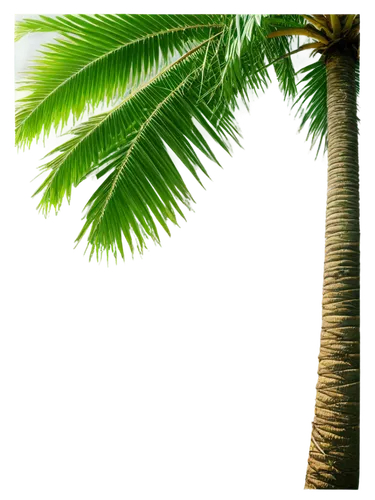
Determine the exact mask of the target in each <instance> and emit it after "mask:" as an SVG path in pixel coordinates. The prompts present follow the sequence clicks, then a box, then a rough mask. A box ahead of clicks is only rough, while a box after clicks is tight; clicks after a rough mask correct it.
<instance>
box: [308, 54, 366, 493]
mask: <svg viewBox="0 0 375 500" xmlns="http://www.w3.org/2000/svg"><path fill="white" fill-rule="evenodd" d="M326 71H327V105H328V194H327V213H326V234H325V237H326V240H325V262H324V285H323V321H322V332H321V343H320V353H319V368H318V383H317V386H316V389H317V392H316V406H315V417H314V422H313V429H312V436H311V445H310V452H309V459H308V467H307V474H306V484H305V488H307V489H330V488H336V489H357V488H358V480H359V374H360V372H359V368H360V367H359V182H358V130H357V105H356V88H355V59H354V56H353V54H352V53H351V52H349V51H347V50H346V49H345V48H341V49H340V48H338V49H336V51H335V52H332V53H330V54H329V55H328V56H327V58H326Z"/></svg>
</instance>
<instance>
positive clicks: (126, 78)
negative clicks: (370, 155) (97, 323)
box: [16, 14, 359, 489]
mask: <svg viewBox="0 0 375 500" xmlns="http://www.w3.org/2000/svg"><path fill="white" fill-rule="evenodd" d="M33 32H56V33H58V34H59V35H60V36H59V37H58V38H57V39H56V40H55V41H54V42H53V43H50V44H47V45H45V48H44V50H43V52H42V55H41V56H40V57H39V58H38V59H37V60H36V61H35V62H34V64H33V65H32V66H31V68H30V69H29V71H28V73H27V75H26V76H25V78H24V79H23V81H22V83H21V86H20V87H19V89H20V90H23V91H26V92H27V96H26V97H24V98H22V99H20V100H19V101H18V107H17V112H16V143H17V145H18V146H19V147H25V146H28V147H29V146H30V145H31V144H32V143H33V141H34V140H36V141H37V140H38V139H40V138H43V137H46V136H48V135H49V133H50V132H51V130H55V131H56V132H57V131H59V130H60V131H62V130H63V129H65V128H66V126H67V125H68V122H69V119H70V118H71V117H73V120H74V122H76V121H79V124H78V125H74V127H73V128H72V129H71V131H70V133H71V135H72V137H71V138H70V139H69V140H68V141H66V142H65V143H64V144H62V145H60V146H59V147H58V148H56V149H54V150H53V151H51V152H50V153H49V155H53V158H52V159H50V160H49V161H48V162H47V163H45V164H44V165H42V166H41V172H42V173H46V174H47V175H46V177H45V179H44V181H43V182H42V184H41V185H40V187H39V188H38V189H37V191H36V193H35V195H37V194H41V195H42V196H41V200H40V202H39V205H38V207H39V209H40V210H41V211H42V212H43V213H44V214H47V213H48V212H49V211H50V210H51V209H52V207H53V208H54V209H55V210H56V211H58V210H59V208H60V206H61V204H62V202H63V200H64V198H67V199H68V201H69V200H70V197H71V191H72V187H73V186H77V185H78V184H80V183H81V182H82V181H83V180H85V179H87V178H88V177H92V176H96V177H97V178H98V179H101V183H100V185H99V187H98V188H97V189H96V191H95V192H94V193H93V195H92V196H91V198H90V199H89V200H88V202H87V205H86V207H85V209H86V220H85V223H84V225H83V228H82V230H81V232H80V233H79V235H78V237H77V240H76V241H77V243H78V242H80V241H81V240H82V239H83V237H84V235H87V240H88V243H87V247H90V258H91V257H92V256H93V255H96V257H97V258H98V259H100V258H101V256H102V253H103V252H105V253H106V255H107V258H108V255H109V253H110V252H112V253H113V254H114V256H115V258H117V256H118V254H119V255H120V256H121V257H122V258H124V257H125V249H124V244H125V245H127V246H128V247H129V248H130V250H131V252H132V253H133V252H134V251H135V248H137V249H138V251H139V252H143V250H144V249H145V248H146V241H147V240H149V239H151V240H153V241H154V242H156V243H160V239H159V231H160V229H161V228H163V229H164V230H165V231H166V232H167V233H168V234H169V227H168V221H171V222H173V223H175V224H177V215H180V216H181V217H184V213H183V210H182V207H183V206H185V207H187V208H189V207H190V204H191V202H192V201H193V199H192V196H191V194H190V192H189V190H188V188H187V186H186V184H185V183H184V181H183V178H182V176H181V174H180V172H179V170H178V168H177V167H176V162H175V159H174V157H177V158H178V159H179V160H180V164H181V165H183V166H185V167H186V168H187V169H188V171H189V172H190V173H191V174H192V175H193V176H194V177H195V179H196V180H197V181H198V182H200V183H201V178H200V176H201V174H202V173H203V174H204V175H208V174H207V171H206V169H205V167H204V166H203V164H202V162H201V160H200V159H199V156H198V154H197V152H198V151H199V152H200V153H203V154H204V155H205V156H207V157H208V158H209V159H210V160H212V161H214V162H217V159H216V158H215V155H214V153H213V152H212V150H211V148H210V145H209V138H211V140H213V141H214V142H216V143H218V144H219V145H220V146H221V147H222V148H224V150H226V151H228V152H230V145H229V141H230V140H233V141H235V142H238V140H239V131H238V128H237V126H236V123H235V120H234V111H235V109H236V107H237V105H238V99H239V98H241V99H242V100H243V102H244V103H245V104H247V103H248V102H249V100H250V98H252V97H253V95H257V94H258V93H259V92H261V91H264V90H266V88H267V86H268V84H269V82H270V77H269V74H268V67H270V66H272V67H273V68H274V70H275V73H276V77H277V80H278V83H279V86H280V89H281V91H282V92H283V94H284V96H285V98H287V99H288V100H292V101H293V106H297V112H298V114H299V115H300V117H301V119H302V122H301V127H303V126H304V125H305V124H307V126H308V135H307V137H308V138H311V140H312V143H313V144H317V150H318V152H319V150H321V149H322V148H323V150H328V196H327V212H326V243H325V263H324V286H323V322H322V332H321V346H320V354H319V370H318V384H317V396H316V406H315V418H314V421H313V429H312V435H311V445H310V452H309V459H308V468H307V475H306V484H305V487H306V488H309V489H329V488H336V489H343V488H345V489H357V488H358V480H359V185H358V129H357V105H356V97H357V94H358V89H359V16H358V15H327V14H324V15H264V16H260V15H136V16H134V15H94V16H87V15H64V16H56V17H48V16H40V18H39V19H25V20H23V21H21V22H19V23H17V25H16V39H19V38H21V37H22V36H24V35H26V34H29V33H33ZM300 37H306V38H307V39H308V40H307V43H305V44H303V45H300V43H299V42H300ZM303 50H309V51H312V52H311V54H312V55H316V54H318V55H319V59H318V60H316V61H315V62H314V63H312V64H310V65H308V66H306V67H304V68H303V69H302V70H301V71H300V72H299V73H300V74H301V76H302V78H300V82H299V83H301V84H302V87H301V89H300V90H299V91H298V90H297V77H296V73H295V71H294V68H293V63H292V58H291V56H293V54H296V53H298V52H300V51H303ZM103 103H104V104H105V105H106V106H107V107H108V108H109V109H108V110H107V111H105V112H101V113H95V110H97V108H98V107H99V105H103ZM171 152H172V153H173V154H171ZM47 156H48V155H47Z"/></svg>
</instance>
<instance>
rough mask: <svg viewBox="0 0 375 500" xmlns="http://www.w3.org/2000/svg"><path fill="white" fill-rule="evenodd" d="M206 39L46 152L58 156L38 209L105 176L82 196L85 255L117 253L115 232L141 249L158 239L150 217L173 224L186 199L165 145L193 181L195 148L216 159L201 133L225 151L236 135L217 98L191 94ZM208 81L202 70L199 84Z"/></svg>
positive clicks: (227, 110)
mask: <svg viewBox="0 0 375 500" xmlns="http://www.w3.org/2000/svg"><path fill="white" fill-rule="evenodd" d="M214 38H215V35H214V36H213V37H212V39H214ZM216 38H217V36H216ZM207 44H208V42H202V43H201V44H199V45H198V46H196V47H194V48H193V49H191V50H190V51H189V52H188V53H186V54H184V55H183V56H181V58H179V59H178V60H176V61H174V62H173V63H171V64H170V66H169V67H167V68H165V69H164V70H162V71H161V72H160V73H159V74H158V75H157V76H155V77H154V78H153V79H151V80H149V81H147V82H146V83H143V84H141V85H140V86H139V87H138V88H137V89H135V90H134V91H133V92H132V93H131V94H129V95H128V96H127V97H126V98H124V99H123V100H122V101H121V102H120V103H119V104H118V105H117V106H116V107H115V108H113V109H112V110H110V111H109V112H107V113H102V114H100V115H96V116H94V117H92V118H90V119H89V120H88V121H87V122H85V123H83V124H81V125H79V126H78V127H76V128H75V129H73V131H72V133H73V136H74V137H73V138H72V139H70V140H69V141H67V142H66V143H65V144H63V145H62V146H59V147H58V148H57V149H56V150H54V151H52V152H51V153H50V154H55V153H60V154H59V155H58V156H57V157H56V158H54V159H53V160H52V161H50V162H48V163H47V164H46V165H44V166H43V167H42V170H43V171H49V172H50V173H49V175H48V176H47V178H46V179H45V181H44V182H43V183H42V185H41V186H40V187H39V189H38V190H37V191H36V193H35V194H38V193H43V195H42V199H41V201H40V204H39V208H40V209H41V210H43V211H44V212H45V213H47V212H48V211H49V210H50V209H51V208H52V207H55V208H56V209H57V210H58V209H59V207H60V205H61V203H62V201H63V198H64V197H65V196H66V197H67V198H68V199H70V196H71V189H72V187H73V186H76V185H78V184H79V183H80V182H81V181H82V180H84V179H85V178H86V177H87V176H88V175H92V174H97V176H98V178H100V177H102V176H104V175H105V174H107V175H108V176H107V178H106V179H105V180H104V181H103V182H102V184H101V185H100V186H99V188H98V189H97V191H96V192H95V193H94V195H93V196H92V198H91V199H90V200H89V203H88V207H87V208H88V212H87V220H86V223H85V225H84V227H83V229H82V231H81V233H80V235H79V236H78V241H79V240H81V239H82V237H83V235H84V233H85V232H86V231H88V230H89V229H90V231H89V237H88V241H89V243H90V244H91V245H92V252H91V255H92V254H93V253H94V252H95V251H96V252H97V255H99V254H101V253H102V251H103V250H105V251H107V252H108V251H109V250H112V251H113V252H114V253H115V255H116V254H117V250H118V251H119V253H120V255H121V256H122V257H124V247H123V238H125V240H126V241H127V243H128V245H129V247H130V248H131V250H132V252H133V251H134V248H135V247H137V248H138V249H139V251H141V252H142V250H143V249H144V248H145V245H146V239H147V238H151V239H153V240H154V241H157V242H158V241H159V235H158V230H157V223H159V225H160V226H161V227H163V228H164V230H165V231H167V232H168V233H169V229H168V225H167V220H170V221H172V222H174V223H177V219H176V214H177V213H178V214H179V215H180V216H182V217H183V212H182V210H181V208H180V204H182V205H185V206H187V207H189V206H190V203H191V201H193V200H192V197H191V195H190V193H189V191H188V189H187V187H186V185H185V183H184V181H183V179H182V177H181V175H180V173H179V171H178V169H177V168H176V166H175V164H174V162H173V161H172V159H171V157H170V154H169V151H168V148H169V149H170V150H172V151H173V153H174V154H175V155H176V156H177V157H178V158H179V159H180V160H181V162H182V163H183V164H184V166H185V167H186V168H187V169H188V170H189V171H190V173H191V174H192V175H193V176H194V177H195V178H196V179H197V180H198V181H200V179H199V175H198V174H197V169H198V170H200V171H201V172H203V173H204V174H206V175H207V172H206V170H205V168H204V166H203V164H202V162H201V160H200V159H199V157H198V155H197V153H196V150H200V151H201V152H202V153H203V154H204V155H205V156H206V157H208V158H210V159H211V160H212V161H215V162H217V160H216V157H215V155H214V154H213V152H212V150H211V148H210V146H209V145H208V142H207V140H206V138H205V137H204V135H203V133H202V132H203V131H205V133H208V134H209V135H210V136H211V138H212V139H214V141H215V142H216V143H218V144H219V145H220V146H221V147H223V148H224V149H225V150H226V151H228V152H229V151H230V149H229V144H228V142H227V139H228V138H230V137H231V138H232V139H235V140H236V139H237V134H238V131H237V128H236V125H235V122H234V118H233V115H232V113H231V111H230V108H229V106H228V105H226V103H225V101H221V102H218V101H217V100H214V101H211V105H208V104H207V102H206V101H205V100H203V99H200V98H199V91H200V83H199V76H200V74H201V71H202V67H203V64H204V59H205V49H206V47H205V45H207ZM215 49H216V48H215V47H214V46H212V48H211V49H210V56H209V57H210V58H212V53H213V52H214V51H215ZM209 81H210V74H207V79H205V83H204V85H205V86H204V89H206V88H207V86H209ZM213 107H215V108H216V113H214V112H213Z"/></svg>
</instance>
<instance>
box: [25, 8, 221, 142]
mask: <svg viewBox="0 0 375 500" xmlns="http://www.w3.org/2000/svg"><path fill="white" fill-rule="evenodd" d="M220 26H221V25H220V24H219V16H206V15H199V16H192V15H189V16H168V15H165V16H164V15H163V16H160V15H149V16H130V15H95V16H86V15H65V16H62V17H56V18H52V17H46V16H41V19H37V20H35V19H27V20H24V21H21V22H20V23H18V24H17V26H16V38H17V39H19V38H20V37H21V36H23V35H25V34H27V33H31V32H39V31H51V32H57V33H59V34H61V35H63V37H61V38H59V39H58V40H56V41H55V42H54V43H51V44H46V45H44V47H45V49H46V50H44V51H42V57H39V58H38V59H37V60H36V61H35V62H34V64H33V66H31V68H30V69H29V71H28V72H27V75H26V77H25V79H24V81H23V82H22V84H21V85H20V87H19V90H23V91H27V92H29V95H28V96H27V97H24V98H23V99H20V100H19V101H18V111H17V114H16V143H17V144H18V145H30V144H31V142H32V141H33V139H36V140H38V138H39V137H40V135H41V134H43V135H44V136H46V135H48V134H49V132H50V130H51V128H52V127H54V128H55V130H57V129H58V128H59V127H61V128H62V127H64V126H65V125H66V124H67V122H68V119H69V117H70V116H71V114H72V115H73V117H74V118H75V119H79V118H80V117H81V116H82V114H83V113H84V111H86V110H87V109H91V110H93V109H94V108H95V107H96V106H98V105H99V104H101V103H102V102H106V103H107V105H108V104H110V102H111V101H112V99H115V98H118V97H119V96H122V95H124V94H125V93H126V92H127V91H129V89H130V88H132V87H134V86H136V85H138V84H139V82H140V81H141V80H142V79H144V78H145V77H148V76H149V75H150V74H151V75H152V74H153V73H155V72H157V71H158V70H159V69H160V67H162V66H163V65H165V64H168V63H169V62H170V59H171V58H172V57H174V56H175V54H182V53H184V52H186V51H187V50H188V49H189V48H191V46H192V44H194V43H196V42H202V41H204V40H205V39H207V38H209V37H210V36H211V34H212V33H213V32H215V31H218V30H220Z"/></svg>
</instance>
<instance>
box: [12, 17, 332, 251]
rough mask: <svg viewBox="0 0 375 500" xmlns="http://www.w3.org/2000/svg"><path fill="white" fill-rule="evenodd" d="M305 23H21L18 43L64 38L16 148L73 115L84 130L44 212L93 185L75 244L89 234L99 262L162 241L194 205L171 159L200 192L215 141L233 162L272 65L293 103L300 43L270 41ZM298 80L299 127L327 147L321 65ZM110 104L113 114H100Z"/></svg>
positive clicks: (55, 46) (58, 169)
mask: <svg viewBox="0 0 375 500" xmlns="http://www.w3.org/2000/svg"><path fill="white" fill-rule="evenodd" d="M305 23H306V21H305V20H304V19H303V18H302V17H301V16H294V15H266V16H259V15H195V16H194V15H186V16H185V15H94V16H86V15H65V16H56V17H47V16H40V19H37V20H35V19H29V20H24V21H21V22H20V23H17V26H16V39H19V38H21V37H22V36H24V35H28V34H30V33H33V32H56V33H58V38H57V39H56V40H55V41H54V42H53V43H49V44H46V45H45V46H44V50H43V52H42V55H41V56H40V57H38V59H37V60H36V61H35V62H34V63H33V65H32V66H31V67H30V69H29V71H28V73H27V75H26V77H25V78H24V80H23V81H22V82H21V85H20V87H19V89H20V90H25V91H27V92H28V95H27V96H26V97H24V98H23V99H20V100H19V101H18V107H17V113H16V143H17V145H18V146H30V145H31V144H32V142H33V141H34V140H36V141H37V140H38V139H39V138H41V137H45V136H48V134H49V133H50V131H51V130H55V131H58V130H62V129H63V128H64V127H65V126H66V125H67V123H68V120H69V118H71V117H73V119H74V120H75V121H77V120H78V122H80V123H79V124H78V125H77V126H75V127H74V128H73V129H72V130H71V131H70V133H71V134H72V137H71V138H70V139H69V140H68V141H67V142H65V143H64V144H63V145H61V146H59V147H58V148H56V149H55V150H53V151H51V152H50V153H49V155H47V157H49V156H50V155H51V156H53V158H52V159H51V160H50V161H48V162H47V163H46V164H44V165H43V166H42V167H41V171H42V172H45V173H46V174H47V176H46V178H45V180H44V181H43V183H42V184H41V186H40V187H39V188H38V190H37V191H36V193H35V194H41V195H42V197H41V201H40V203H39V208H40V209H41V210H42V211H43V212H44V213H45V214H47V213H48V212H49V211H50V209H51V208H52V207H54V208H55V209H56V210H58V209H59V208H60V206H61V203H62V201H63V200H64V198H67V199H68V201H69V200H70V197H71V193H72V187H73V186H77V185H78V184H80V183H81V182H82V181H83V180H85V179H86V178H87V177H89V176H91V175H96V177H97V178H98V179H100V180H101V184H100V185H99V187H98V188H97V189H96V191H95V192H94V194H93V195H92V197H91V198H90V200H89V201H88V203H87V205H86V207H85V209H86V210H85V212H86V220H85V223H84V226H83V228H82V231H81V232H80V234H79V235H78V238H77V241H78V242H79V241H80V240H81V239H82V238H83V236H84V235H85V234H86V235H88V244H89V246H91V253H90V255H91V256H92V255H93V254H94V253H96V255H97V257H98V258H100V256H101V254H102V252H103V251H105V252H106V253H107V255H108V252H109V251H112V252H113V253H114V255H115V256H117V253H118V252H119V253H120V255H121V256H122V257H123V258H124V255H125V250H124V242H126V243H127V245H128V246H129V247H130V249H131V251H132V252H133V251H134V249H135V248H137V249H138V250H139V251H140V252H142V251H143V249H144V248H145V247H146V241H147V239H152V240H153V241H155V242H157V243H158V242H159V241H160V240H159V234H158V231H159V229H160V227H162V228H163V229H164V230H165V231H166V232H167V233H169V229H168V221H172V222H173V223H177V218H176V217H177V214H179V215H180V216H182V217H183V216H184V215H183V211H182V207H184V206H185V207H187V208H189V206H190V203H191V202H192V201H193V200H192V196H191V194H190V193H189V191H188V189H187V187H186V184H185V182H184V181H183V178H182V176H181V174H180V172H179V170H178V168H177V166H176V165H175V163H174V160H173V158H172V156H171V155H170V151H172V152H173V153H174V154H175V155H176V156H177V157H178V158H179V160H181V162H182V164H183V165H184V166H185V167H186V169H187V170H188V171H189V172H190V173H191V174H192V175H193V176H194V177H195V178H196V179H197V180H198V181H199V182H201V181H200V175H199V174H200V173H201V174H202V173H203V174H205V175H207V172H206V170H205V167H204V166H203V164H202V163H201V160H200V159H199V157H198V154H197V152H198V151H200V152H201V153H203V154H204V155H205V156H206V157H207V158H209V159H210V160H212V161H214V162H216V163H217V161H216V158H215V156H214V154H213V152H212V150H211V148H210V146H209V143H208V141H209V140H210V139H211V140H213V141H214V142H216V143H217V144H219V145H220V146H221V147H223V148H224V149H225V150H226V151H228V152H230V144H229V141H230V140H234V141H238V137H239V131H238V127H237V125H236V123H235V119H234V115H233V113H234V111H235V109H236V107H237V106H238V99H239V98H241V99H242V100H243V101H244V102H245V103H246V104H248V102H249V100H250V99H251V97H252V95H255V94H257V93H258V92H259V91H264V90H265V89H266V88H267V86H268V83H269V82H270V76H269V73H268V67H270V66H273V68H274V69H275V72H276V76H277V80H278V83H279V86H280V89H281V91H282V93H283V95H284V97H285V98H288V99H294V98H296V96H297V85H296V75H295V71H294V68H293V64H292V59H291V57H285V56H287V55H288V53H289V52H290V51H291V50H292V49H294V48H295V46H293V47H292V45H291V44H292V42H293V38H292V37H276V38H267V35H268V34H269V33H272V32H273V31H275V30H279V29H283V28H286V27H288V28H291V27H292V28H301V27H303V26H305ZM293 43H294V42H293ZM302 72H305V73H306V76H305V77H304V79H303V83H304V84H305V86H304V88H303V90H302V92H301V93H300V97H299V98H298V100H297V101H296V102H298V103H300V109H299V112H300V114H302V126H303V125H304V124H305V123H306V122H307V121H309V122H310V125H309V134H308V135H309V136H311V138H312V140H313V141H316V140H317V139H319V140H320V141H324V140H325V136H326V103H325V102H324V95H325V92H326V90H325V84H326V83H325V72H324V71H322V65H319V63H316V64H313V65H311V66H308V67H307V68H304V70H302ZM103 103H104V104H106V105H107V106H108V107H110V110H109V111H107V112H105V113H100V114H95V111H96V109H97V107H98V106H99V105H101V104H103ZM304 106H307V108H306V111H304V110H303V109H304V108H303V107H304ZM86 112H89V113H90V115H91V117H90V118H89V119H88V120H87V121H85V122H82V117H83V115H84V113H86Z"/></svg>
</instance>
